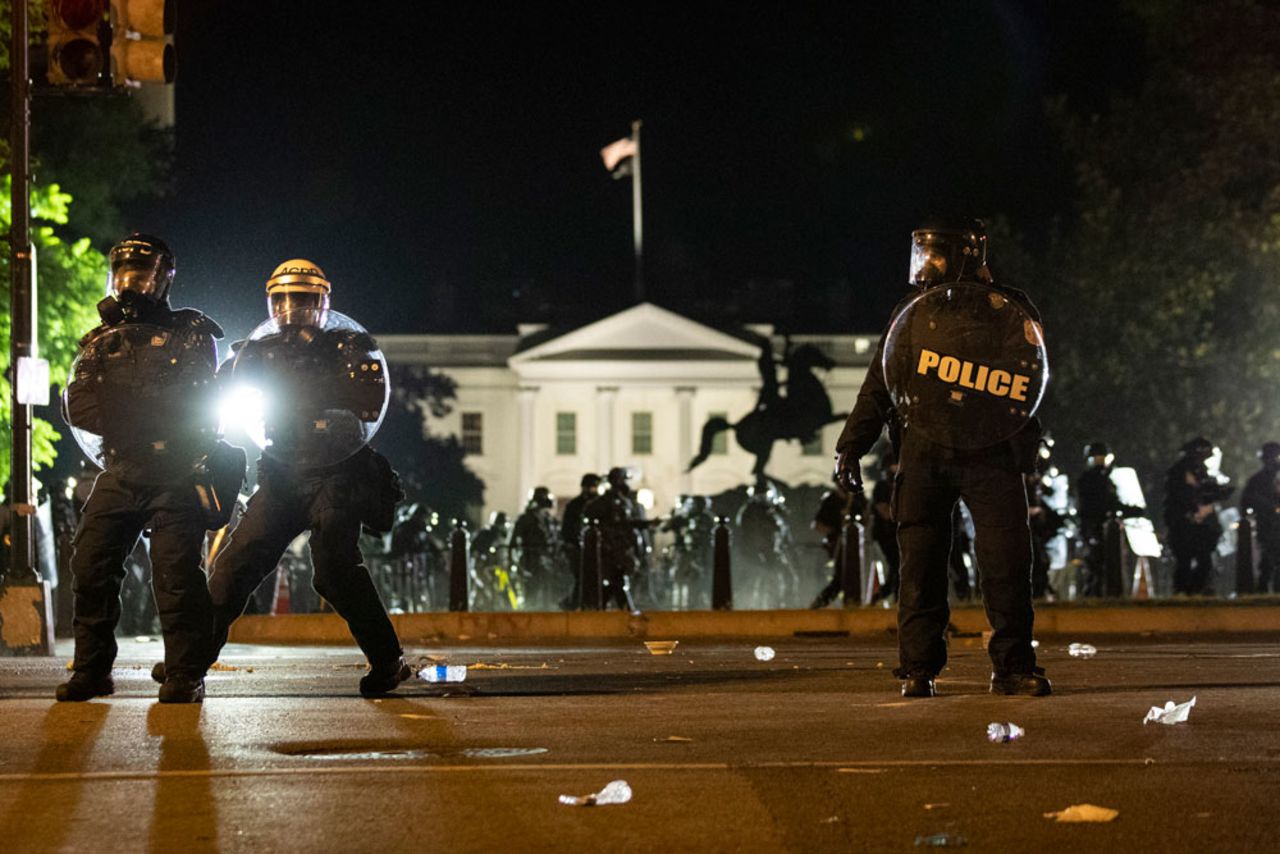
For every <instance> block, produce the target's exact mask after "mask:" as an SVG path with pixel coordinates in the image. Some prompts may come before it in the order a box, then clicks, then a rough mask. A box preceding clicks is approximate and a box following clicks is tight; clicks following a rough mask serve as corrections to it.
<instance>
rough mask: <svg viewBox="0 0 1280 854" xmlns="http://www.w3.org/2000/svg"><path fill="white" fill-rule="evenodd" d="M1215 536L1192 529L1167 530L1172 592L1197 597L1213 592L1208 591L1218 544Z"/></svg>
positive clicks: (1210, 532) (1189, 527) (1188, 527)
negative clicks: (1171, 565) (1170, 559)
mask: <svg viewBox="0 0 1280 854" xmlns="http://www.w3.org/2000/svg"><path fill="white" fill-rule="evenodd" d="M1215 533H1216V532H1213V531H1209V532H1208V533H1206V532H1205V531H1203V530H1200V529H1199V528H1197V527H1193V526H1187V527H1185V528H1174V529H1171V530H1170V531H1169V548H1170V549H1171V550H1172V551H1173V560H1174V566H1173V592H1174V593H1185V594H1187V595H1190V596H1198V595H1200V594H1202V593H1208V592H1212V591H1210V590H1209V589H1208V588H1209V585H1210V583H1211V581H1212V579H1213V551H1214V549H1215V548H1217V545H1218V542H1217V536H1216V535H1215Z"/></svg>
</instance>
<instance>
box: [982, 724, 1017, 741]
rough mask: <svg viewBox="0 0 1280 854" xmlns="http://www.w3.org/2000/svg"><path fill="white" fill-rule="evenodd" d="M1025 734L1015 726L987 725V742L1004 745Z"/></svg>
mask: <svg viewBox="0 0 1280 854" xmlns="http://www.w3.org/2000/svg"><path fill="white" fill-rule="evenodd" d="M1025 734H1026V730H1024V729H1023V728H1022V727H1020V726H1018V725H1017V724H998V723H992V724H987V740H988V741H992V742H995V743H996V744H1004V743H1005V742H1009V741H1013V740H1014V739H1016V738H1020V737H1021V736H1023V735H1025Z"/></svg>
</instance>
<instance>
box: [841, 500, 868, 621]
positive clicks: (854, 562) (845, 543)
mask: <svg viewBox="0 0 1280 854" xmlns="http://www.w3.org/2000/svg"><path fill="white" fill-rule="evenodd" d="M862 550H863V528H862V516H861V515H860V514H857V513H854V514H852V515H849V516H845V517H844V527H843V528H841V530H840V554H839V560H840V590H841V592H842V594H843V596H844V606H845V608H856V607H858V606H859V605H861V604H862Z"/></svg>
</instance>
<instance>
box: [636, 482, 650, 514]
mask: <svg viewBox="0 0 1280 854" xmlns="http://www.w3.org/2000/svg"><path fill="white" fill-rule="evenodd" d="M636 502H637V503H639V505H640V506H641V507H643V508H644V509H645V510H652V509H653V490H652V489H649V488H648V487H647V486H646V487H644V488H643V489H637V490H636Z"/></svg>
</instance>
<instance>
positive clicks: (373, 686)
mask: <svg viewBox="0 0 1280 854" xmlns="http://www.w3.org/2000/svg"><path fill="white" fill-rule="evenodd" d="M412 675H413V670H412V669H410V667H409V665H408V664H407V663H405V660H404V656H400V657H399V658H397V659H395V660H394V661H386V662H383V663H381V664H373V665H370V667H369V672H368V673H366V674H365V675H364V676H362V677H360V695H361V696H363V697H377V696H380V695H382V694H386V693H388V692H390V691H394V690H395V689H396V688H397V687H399V685H400V683H401V682H403V681H404V680H406V679H408V678H409V677H410V676H412Z"/></svg>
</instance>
